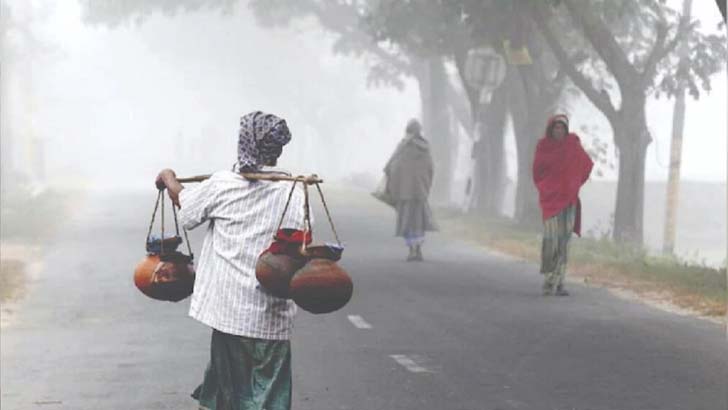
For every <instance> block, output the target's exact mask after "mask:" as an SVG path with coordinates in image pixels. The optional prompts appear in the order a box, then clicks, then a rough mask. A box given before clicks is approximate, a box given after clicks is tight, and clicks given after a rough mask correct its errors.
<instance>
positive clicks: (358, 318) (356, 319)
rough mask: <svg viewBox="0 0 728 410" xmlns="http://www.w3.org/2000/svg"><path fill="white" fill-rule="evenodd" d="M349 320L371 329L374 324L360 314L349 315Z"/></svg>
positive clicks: (356, 324)
mask: <svg viewBox="0 0 728 410" xmlns="http://www.w3.org/2000/svg"><path fill="white" fill-rule="evenodd" d="M349 321H350V322H351V324H353V325H354V326H356V327H357V328H359V329H371V328H372V325H370V324H369V323H367V322H366V320H364V319H363V318H362V317H361V316H359V315H349Z"/></svg>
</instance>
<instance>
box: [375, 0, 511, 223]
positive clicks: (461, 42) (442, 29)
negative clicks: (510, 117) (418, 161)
mask: <svg viewBox="0 0 728 410" xmlns="http://www.w3.org/2000/svg"><path fill="white" fill-rule="evenodd" d="M491 7H494V6H492V5H489V6H485V5H484V3H483V2H478V1H473V0H458V1H452V0H450V1H447V0H440V1H428V0H413V1H408V2H403V1H397V0H382V1H379V3H378V5H377V6H376V7H374V8H373V9H372V11H371V12H370V14H369V16H368V18H367V24H368V27H369V32H370V33H371V35H372V36H373V38H374V39H375V40H376V41H377V43H378V44H380V45H382V46H389V47H393V48H394V49H396V50H401V51H402V52H403V53H404V54H407V55H413V56H418V57H420V58H423V59H445V61H447V62H451V63H454V65H455V67H456V69H457V72H458V76H459V79H460V83H461V85H462V88H463V89H464V90H465V94H466V96H467V100H468V103H469V109H468V110H467V111H468V112H469V113H470V120H471V121H470V128H473V129H475V128H477V130H476V131H474V133H475V132H477V133H479V134H480V135H478V138H477V139H478V142H477V143H476V144H475V146H474V148H473V157H474V159H475V175H474V176H475V181H476V183H475V186H474V187H473V190H474V192H473V196H474V200H475V203H476V208H477V209H478V210H479V211H480V212H481V213H483V214H486V215H497V214H499V212H500V208H501V204H502V199H503V194H504V188H505V152H504V128H505V118H506V114H507V103H506V101H507V93H505V92H502V90H501V92H495V93H494V101H493V102H492V103H491V104H488V105H484V104H482V103H481V101H480V90H476V89H474V88H473V87H472V86H470V85H469V84H468V82H467V81H465V77H466V75H465V65H466V60H467V57H468V52H469V51H470V50H472V49H473V48H476V47H480V46H482V45H484V44H487V43H489V42H490V41H492V40H494V39H496V38H497V37H490V39H489V35H490V34H491V33H489V32H485V31H483V32H480V31H478V30H477V29H476V27H475V24H474V23H475V22H477V21H479V20H480V18H481V17H484V16H488V15H489V13H488V12H489V11H491V12H492V11H495V9H491V10H488V9H489V8H491ZM415 16H416V18H415ZM490 20H494V19H493V17H490ZM496 43H497V42H496ZM477 124H481V125H482V126H480V127H476V125H477Z"/></svg>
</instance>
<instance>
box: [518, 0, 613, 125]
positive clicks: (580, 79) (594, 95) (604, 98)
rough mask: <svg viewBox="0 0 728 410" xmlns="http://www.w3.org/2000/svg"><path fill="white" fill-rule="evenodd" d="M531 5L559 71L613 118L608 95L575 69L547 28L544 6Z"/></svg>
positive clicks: (541, 4) (537, 24)
mask: <svg viewBox="0 0 728 410" xmlns="http://www.w3.org/2000/svg"><path fill="white" fill-rule="evenodd" d="M531 5H532V7H531V12H532V15H533V20H534V22H535V23H536V26H537V27H538V28H539V30H540V31H541V33H542V34H543V36H544V38H545V39H546V43H547V44H548V45H549V47H550V48H551V51H552V52H553V53H554V55H555V56H556V59H557V60H558V61H559V63H560V65H561V69H562V70H564V71H565V72H566V74H568V75H569V78H571V81H573V82H574V84H576V86H577V87H579V89H581V91H582V92H583V93H584V95H586V96H587V98H588V99H589V101H591V102H592V103H593V104H594V105H595V106H596V107H597V108H598V109H599V110H600V111H601V112H603V113H604V115H606V116H607V117H608V118H614V116H615V115H616V114H617V110H616V109H615V107H614V104H612V100H611V99H610V98H609V94H608V93H607V92H606V91H604V90H601V92H600V91H597V89H596V88H595V87H594V85H593V84H592V82H591V80H590V79H589V78H587V76H586V75H585V74H584V73H582V72H581V71H579V70H578V69H577V68H576V65H575V64H574V62H573V61H572V60H571V59H570V58H569V56H568V54H567V53H566V51H565V50H564V48H563V46H562V45H561V43H560V42H559V40H558V39H557V38H556V35H555V34H554V32H553V31H552V30H551V28H550V27H549V26H548V21H549V18H548V12H547V10H546V9H545V7H546V6H545V4H544V3H542V2H540V1H534V2H531Z"/></svg>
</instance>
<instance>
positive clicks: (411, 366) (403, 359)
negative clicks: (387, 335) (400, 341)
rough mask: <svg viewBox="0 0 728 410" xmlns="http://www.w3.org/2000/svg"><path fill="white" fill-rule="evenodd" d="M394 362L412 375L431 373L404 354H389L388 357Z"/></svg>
mask: <svg viewBox="0 0 728 410" xmlns="http://www.w3.org/2000/svg"><path fill="white" fill-rule="evenodd" d="M389 357H391V358H392V359H394V361H395V362H397V363H399V364H401V365H402V366H403V367H404V368H405V369H407V370H409V371H411V372H412V373H431V372H430V370H428V369H426V368H424V367H422V366H420V365H419V364H417V363H416V362H415V361H414V360H413V359H412V358H411V357H409V356H407V355H404V354H391V355H389Z"/></svg>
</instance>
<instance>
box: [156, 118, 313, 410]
mask: <svg viewBox="0 0 728 410" xmlns="http://www.w3.org/2000/svg"><path fill="white" fill-rule="evenodd" d="M290 140H291V133H290V131H289V129H288V126H287V124H286V121H285V120H283V119H281V118H279V117H277V116H275V115H272V114H267V113H264V112H261V111H255V112H251V113H249V114H246V115H244V116H243V117H242V118H241V119H240V130H239V134H238V161H237V172H233V171H219V172H216V173H214V174H213V175H212V176H211V177H210V178H209V179H207V180H206V181H204V182H202V183H200V184H199V185H197V186H194V187H190V188H184V187H183V186H182V185H181V184H180V183H179V181H178V180H177V177H176V175H175V173H174V171H172V170H171V169H164V170H162V171H161V172H160V173H159V175H158V176H157V178H156V181H155V183H156V185H157V187H158V188H159V189H165V188H166V189H167V191H168V193H169V197H170V198H171V199H172V202H173V203H174V204H175V206H177V207H179V209H180V211H179V219H180V222H181V223H182V225H183V226H184V227H185V228H187V229H193V228H195V227H197V226H199V225H201V224H203V223H205V222H209V224H208V226H207V232H206V235H205V240H204V243H203V245H202V250H201V252H200V255H199V259H198V265H197V276H196V280H195V284H194V292H193V294H192V302H191V304H190V310H189V315H190V316H191V317H192V318H194V319H196V320H198V321H199V322H201V323H203V324H205V325H207V326H209V327H210V328H212V339H211V349H210V352H211V354H210V361H209V364H208V365H207V369H206V371H205V374H204V377H203V381H202V383H201V384H200V386H199V387H197V389H196V390H195V391H194V393H193V394H192V397H193V398H195V399H196V400H198V401H199V405H200V408H202V409H214V410H232V409H241V408H256V409H259V408H265V409H268V410H289V409H290V408H291V392H292V384H291V345H290V338H291V331H292V324H293V318H294V316H295V313H296V306H295V304H294V303H293V302H292V301H291V300H289V299H285V298H279V297H276V296H273V295H272V294H271V293H269V292H267V291H266V290H265V289H263V288H262V287H261V286H260V285H259V283H258V281H257V280H256V276H255V266H256V262H257V260H258V256H259V255H260V254H261V252H263V251H264V250H265V249H266V247H267V246H268V245H269V243H270V240H271V238H272V237H273V236H274V234H275V233H276V229H277V228H278V225H279V219H280V215H282V214H283V209H284V207H285V205H286V202H287V200H288V196H289V192H290V190H291V188H292V186H291V184H292V182H283V181H279V182H273V181H263V180H248V179H246V178H245V177H244V176H243V175H241V174H242V173H250V172H255V173H265V172H273V171H272V170H270V169H269V168H267V167H269V166H275V165H276V163H277V160H278V157H279V156H280V155H281V153H282V151H283V146H284V145H286V144H287V143H288V142H289V141H290ZM290 201H291V202H290V206H289V210H288V212H287V213H286V214H285V217H284V220H283V224H282V226H283V227H284V228H291V229H297V230H302V229H303V221H304V215H303V212H304V211H303V209H304V194H303V190H302V189H295V190H294V192H293V195H292V196H291V198H290Z"/></svg>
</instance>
